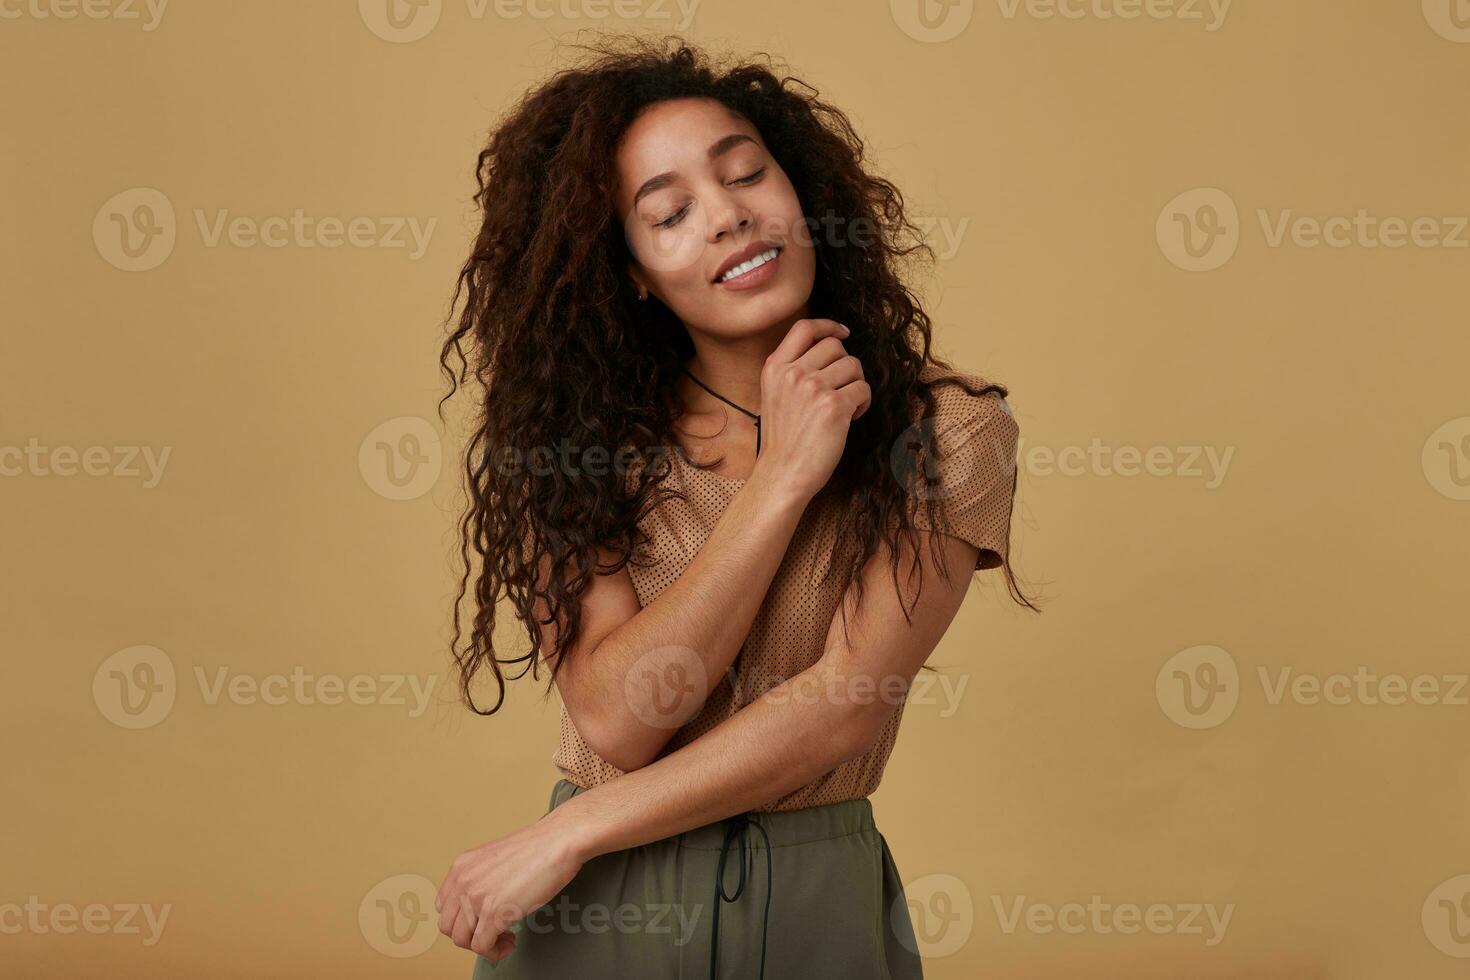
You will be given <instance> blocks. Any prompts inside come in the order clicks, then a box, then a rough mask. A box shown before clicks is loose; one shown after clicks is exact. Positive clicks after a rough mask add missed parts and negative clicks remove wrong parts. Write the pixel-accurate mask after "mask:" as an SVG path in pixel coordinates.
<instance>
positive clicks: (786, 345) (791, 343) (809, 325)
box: [767, 319, 847, 364]
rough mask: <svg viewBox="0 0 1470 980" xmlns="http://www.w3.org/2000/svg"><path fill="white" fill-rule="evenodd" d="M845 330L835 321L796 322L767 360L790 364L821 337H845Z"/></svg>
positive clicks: (808, 320) (805, 320)
mask: <svg viewBox="0 0 1470 980" xmlns="http://www.w3.org/2000/svg"><path fill="white" fill-rule="evenodd" d="M846 330H847V328H846V327H844V326H842V325H841V324H840V323H838V322H837V321H836V320H826V319H816V320H811V319H803V320H797V321H796V322H795V323H793V324H792V325H791V329H790V330H788V331H786V336H785V337H782V338H781V343H779V344H777V345H776V349H775V350H774V351H772V352H771V356H770V357H769V358H768V359H767V360H770V361H775V362H778V363H782V364H790V363H791V362H792V361H794V360H796V359H797V358H798V357H800V356H801V355H803V354H805V353H806V352H807V349H808V348H810V347H811V346H812V344H814V343H816V342H817V341H819V340H821V339H822V338H823V337H843V336H846V333H845V331H846Z"/></svg>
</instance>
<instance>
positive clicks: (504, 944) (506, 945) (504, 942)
mask: <svg viewBox="0 0 1470 980" xmlns="http://www.w3.org/2000/svg"><path fill="white" fill-rule="evenodd" d="M515 951H516V934H515V933H513V932H502V933H501V934H500V936H499V937H498V938H496V940H495V945H493V946H491V947H490V949H489V951H488V952H484V953H481V954H480V955H481V956H483V957H485V959H487V960H489V961H490V962H491V963H499V962H500V961H501V960H503V959H505V958H506V957H507V956H509V955H510V954H511V953H514V952H515Z"/></svg>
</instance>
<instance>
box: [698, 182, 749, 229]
mask: <svg viewBox="0 0 1470 980" xmlns="http://www.w3.org/2000/svg"><path fill="white" fill-rule="evenodd" d="M709 209H710V210H709V215H710V223H709V240H710V242H712V243H713V242H718V241H722V240H724V239H725V238H728V237H731V236H735V237H739V235H740V233H741V232H744V231H747V230H749V229H750V227H751V226H752V225H753V224H754V223H755V213H754V212H752V211H751V210H750V208H749V207H747V206H746V205H745V204H743V203H741V201H740V199H739V198H738V197H737V196H736V195H734V194H732V193H730V191H729V190H727V189H725V188H723V187H722V188H721V189H720V191H719V192H718V194H717V196H716V197H714V198H712V199H711V200H710V203H709Z"/></svg>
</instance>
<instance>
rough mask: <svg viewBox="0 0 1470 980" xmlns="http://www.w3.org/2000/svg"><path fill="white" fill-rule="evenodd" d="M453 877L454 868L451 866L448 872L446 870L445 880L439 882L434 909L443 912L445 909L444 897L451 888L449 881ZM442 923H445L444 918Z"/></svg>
mask: <svg viewBox="0 0 1470 980" xmlns="http://www.w3.org/2000/svg"><path fill="white" fill-rule="evenodd" d="M453 878H454V869H453V868H450V869H449V870H448V871H447V872H445V874H444V880H443V881H441V882H440V883H439V891H438V892H437V893H436V894H435V895H434V911H435V912H440V913H442V912H443V911H444V898H445V896H447V895H448V894H449V890H450V889H449V882H450V881H451V880H453ZM440 923H441V925H442V924H443V920H442V919H441V920H440Z"/></svg>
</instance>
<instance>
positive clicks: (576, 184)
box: [436, 39, 1030, 980]
mask: <svg viewBox="0 0 1470 980" xmlns="http://www.w3.org/2000/svg"><path fill="white" fill-rule="evenodd" d="M477 180H478V182H479V192H478V194H477V195H476V202H477V204H479V205H480V207H481V208H482V209H483V222H482V225H481V228H480V231H479V235H478V238H477V240H476V242H475V246H474V252H473V255H472V256H471V258H470V259H469V261H468V262H467V263H466V265H465V266H464V269H463V271H462V273H461V277H460V282H459V288H457V289H456V291H455V300H456V302H458V300H459V298H460V296H461V294H462V293H463V295H464V297H465V300H466V303H465V307H464V311H463V314H462V315H461V316H460V318H459V320H458V323H457V327H456V329H455V330H454V332H453V334H452V336H451V337H450V339H449V340H448V341H447V342H446V344H445V347H444V352H443V356H442V358H441V363H442V365H443V366H444V369H445V371H446V373H447V374H448V375H449V376H450V394H451V395H452V394H453V393H454V390H455V385H456V372H455V371H454V370H453V369H451V367H450V358H451V356H454V357H457V358H458V359H459V371H458V378H457V380H458V381H461V382H462V381H463V380H464V377H465V373H466V369H467V368H469V369H472V370H473V373H474V377H475V379H476V381H477V382H479V383H481V384H482V385H483V388H484V390H483V396H482V397H483V400H482V402H481V404H482V405H483V409H484V411H483V413H482V415H481V416H480V417H479V418H478V419H477V421H478V423H479V427H478V429H477V431H476V432H475V434H474V438H473V439H472V441H471V444H470V447H469V450H468V453H467V463H468V476H469V485H470V488H471V497H472V504H471V507H470V510H469V513H468V514H467V515H466V517H465V519H464V521H463V524H462V531H463V534H464V542H465V543H464V549H463V553H464V557H465V559H466V569H465V577H464V579H462V580H461V591H460V597H461V598H462V597H463V596H464V594H465V589H466V585H467V582H468V578H469V575H470V565H471V560H470V558H469V552H470V549H471V547H473V550H474V552H475V554H476V555H478V556H479V561H480V565H481V568H480V572H479V576H478V579H477V581H476V584H475V589H474V595H475V601H476V603H477V606H476V612H475V616H474V620H473V625H472V629H471V631H470V635H469V638H468V642H467V643H466V644H465V646H464V649H462V650H461V649H460V641H461V639H462V636H463V633H462V631H461V630H460V628H459V624H458V619H457V618H456V629H455V636H454V640H453V646H454V648H455V651H454V652H455V656H456V658H457V660H458V662H459V666H460V670H461V683H462V686H463V691H464V696H465V699H466V701H467V702H468V704H469V706H470V707H471V708H472V709H473V710H475V711H477V712H479V713H481V714H492V713H494V711H496V710H497V709H498V708H499V707H500V705H501V704H502V703H503V700H504V697H505V677H504V675H502V673H501V669H500V665H501V664H503V663H504V664H510V663H520V662H522V661H524V662H525V663H526V669H529V670H531V671H532V672H533V676H537V675H536V670H537V666H538V663H541V662H544V663H545V664H546V665H547V667H548V668H549V670H550V678H551V683H554V684H555V686H556V688H557V691H558V693H559V694H560V697H561V700H562V703H563V712H562V723H561V743H560V746H559V749H558V751H557V753H556V755H555V758H554V761H555V764H556V765H557V767H558V769H559V772H560V774H561V776H562V778H561V779H559V780H557V781H556V783H555V785H554V787H553V789H552V795H551V806H550V809H549V811H548V812H547V813H546V815H545V816H543V817H542V818H541V819H540V820H538V821H537V822H536V823H534V824H532V825H530V826H528V827H525V828H523V829H521V830H519V831H517V832H515V833H513V834H510V835H509V836H506V837H503V838H501V839H499V840H495V841H491V842H490V843H488V844H484V845H482V846H479V847H475V848H473V849H471V850H467V851H465V852H464V853H462V854H460V855H459V856H458V857H457V858H456V859H455V861H454V862H453V865H452V867H451V869H450V871H449V873H448V875H447V876H446V878H445V880H444V882H443V885H442V886H441V888H440V891H439V895H438V897H437V899H436V908H437V909H438V911H439V926H440V929H441V930H442V931H443V932H444V933H445V934H446V935H449V936H450V937H452V939H453V941H454V942H455V943H456V944H457V945H459V946H461V947H464V948H466V949H471V950H474V951H475V952H476V953H477V954H479V955H478V957H477V959H476V967H475V974H474V975H475V976H476V977H477V978H481V980H484V978H488V977H538V978H539V977H547V978H550V977H558V978H560V977H568V978H570V977H637V978H640V980H643V978H664V977H667V978H675V977H690V976H710V977H716V976H723V977H765V978H771V980H775V978H784V977H790V978H802V980H809V978H813V977H828V976H830V977H842V978H865V977H872V978H908V977H919V976H921V975H922V971H921V967H920V963H919V957H918V954H917V944H916V942H915V939H914V934H913V931H912V927H911V925H910V923H909V919H908V916H907V908H906V906H905V904H904V897H903V890H902V883H901V882H900V879H899V875H898V871H897V869H896V867H895V864H894V861H893V858H892V855H891V853H890V851H889V849H888V846H887V842H886V841H885V840H884V838H883V837H882V835H881V834H880V833H878V831H877V829H876V827H875V826H874V824H873V817H872V808H871V805H870V804H869V802H868V799H867V797H868V795H869V794H871V793H872V792H873V790H874V789H876V788H877V786H878V781H879V778H880V777H881V775H882V771H883V767H884V763H885V761H886V760H887V757H888V754H889V752H890V750H891V749H892V746H893V742H894V738H895V736H896V734H897V729H898V724H899V719H900V717H901V715H902V709H903V701H904V694H905V692H906V691H907V688H908V685H909V683H910V681H911V679H912V678H913V676H914V675H915V673H916V672H917V671H918V670H919V669H921V667H922V665H923V663H924V661H925V659H926V658H927V657H928V655H929V653H930V651H931V650H933V648H934V646H935V645H936V644H937V643H938V641H939V639H940V637H941V636H942V635H943V634H944V631H945V629H946V628H947V627H948V625H949V623H950V621H951V620H952V618H953V617H954V614H955V612H956V610H957V609H958V608H959V605H960V602H961V600H962V599H963V597H964V595H965V591H966V589H967V587H968V584H969V581H970V576H971V574H972V572H973V571H974V570H975V569H980V568H994V567H1003V568H1004V569H1005V574H1006V577H1007V582H1008V584H1009V585H1010V588H1011V592H1012V594H1013V595H1014V596H1015V597H1016V598H1017V600H1018V601H1020V602H1023V603H1025V604H1027V605H1030V602H1029V601H1028V600H1027V599H1026V597H1025V596H1024V595H1023V594H1022V593H1021V591H1020V590H1019V588H1018V587H1017V585H1016V581H1015V578H1014V577H1013V576H1012V574H1011V571H1010V568H1009V564H1008V561H1007V541H1008V528H1009V518H1010V512H1011V500H1012V496H1013V494H1014V488H1015V449H1016V436H1017V429H1016V424H1015V422H1014V421H1013V420H1012V418H1011V416H1010V414H1009V411H1008V409H1007V408H1006V407H1005V402H1004V401H1003V398H1004V395H1005V389H1003V388H1001V387H1000V386H998V385H993V384H986V383H985V382H983V381H982V380H980V379H979V378H977V377H976V376H974V375H969V374H965V373H963V372H959V371H956V370H954V369H952V368H950V367H949V366H948V365H946V364H944V363H943V362H942V361H940V360H939V359H937V358H935V357H932V356H931V354H930V351H929V342H930V325H929V319H928V317H927V316H926V315H925V313H924V312H923V310H922V309H920V307H919V306H918V304H917V302H916V300H915V299H914V297H913V295H912V293H911V292H910V291H909V290H908V288H907V287H906V286H905V285H904V284H903V283H902V282H901V281H900V279H899V277H898V275H897V272H896V270H895V266H896V264H897V262H898V261H899V260H900V259H901V258H902V257H904V256H906V255H908V254H910V253H911V252H914V251H916V250H918V249H921V248H923V247H924V246H922V245H921V244H913V243H909V242H906V241H905V240H904V239H905V236H908V235H911V234H912V232H913V230H914V229H913V226H912V225H911V224H910V223H909V222H908V220H907V218H906V217H905V215H904V211H903V203H902V198H901V196H900V194H899V193H898V191H897V190H896V188H894V187H893V186H892V185H891V184H889V183H888V182H886V181H884V180H882V179H880V178H877V177H873V176H870V175H868V174H867V173H866V172H865V171H864V169H863V167H862V144H861V141H860V140H859V139H858V138H857V137H856V136H855V135H854V133H853V131H852V129H851V127H850V125H849V124H848V122H847V120H846V118H845V117H844V116H843V115H842V113H840V112H839V111H838V110H836V109H834V108H833V107H831V106H830V105H827V104H825V103H823V102H821V101H820V100H818V99H817V98H816V93H815V92H814V91H812V90H809V89H805V90H804V89H803V87H802V86H801V83H799V82H797V81H796V80H794V79H790V78H787V79H784V80H783V79H780V78H778V77H776V76H775V75H774V74H773V73H772V72H771V71H770V70H769V69H768V68H766V67H764V66H762V65H759V64H753V63H737V64H732V65H726V66H723V67H720V66H714V65H712V64H711V63H710V60H709V58H708V57H707V56H706V55H704V54H702V53H700V52H698V51H696V50H694V49H692V48H690V47H689V46H688V45H687V44H685V43H684V42H682V41H678V40H676V39H674V40H670V41H668V42H663V43H646V42H639V41H634V40H628V39H622V40H621V41H618V42H614V43H612V44H605V45H603V46H601V47H599V48H597V50H596V57H595V58H594V59H593V60H592V61H591V62H589V63H588V64H586V65H584V66H581V67H579V68H577V69H575V70H569V71H564V72H561V73H559V74H557V75H556V76H555V77H554V78H552V79H551V80H550V81H549V82H547V83H546V84H545V85H543V86H542V87H541V88H539V89H538V90H536V91H535V92H533V93H531V94H530V95H528V96H527V97H526V98H525V99H524V100H523V101H522V102H521V103H520V105H519V106H517V107H516V109H515V110H514V111H513V112H512V113H511V114H510V115H509V116H508V118H506V119H505V120H503V121H502V123H501V124H500V125H499V126H498V127H497V128H496V131H495V132H494V134H493V135H492V137H491V139H490V142H489V145H488V147H487V148H486V149H485V150H484V151H483V152H482V153H481V154H480V156H479V163H478V168H477ZM447 397H449V396H446V398H447ZM441 404H442V403H441ZM900 569H902V574H900ZM501 596H504V597H506V598H508V599H509V600H510V602H511V603H512V604H513V605H514V608H515V611H516V614H517V616H518V618H519V619H520V621H521V622H522V623H523V624H525V626H526V628H527V635H528V637H529V640H530V644H531V649H530V651H529V652H528V653H526V654H525V655H524V656H520V657H511V658H505V657H501V656H499V655H497V653H496V651H495V650H494V647H493V644H492V631H493V629H494V625H495V602H496V600H497V599H498V598H500V597H501ZM486 669H488V672H489V673H490V675H491V676H492V677H493V678H494V680H495V683H496V687H497V696H496V699H495V702H494V704H493V705H491V706H490V707H489V708H488V709H483V708H481V707H479V706H478V705H477V702H476V699H475V697H474V694H473V693H472V684H471V682H472V680H473V679H474V678H475V676H476V675H477V674H478V673H479V671H481V670H486ZM926 669H927V668H926ZM522 673H524V671H522ZM517 676H520V675H517ZM895 911H897V914H893V913H894V912H895Z"/></svg>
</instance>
